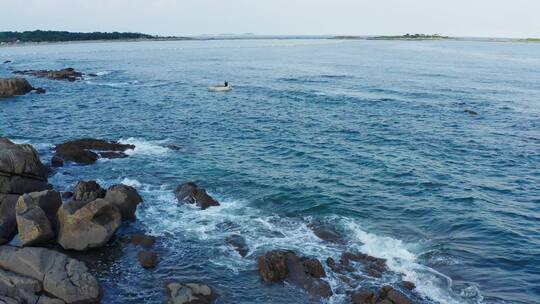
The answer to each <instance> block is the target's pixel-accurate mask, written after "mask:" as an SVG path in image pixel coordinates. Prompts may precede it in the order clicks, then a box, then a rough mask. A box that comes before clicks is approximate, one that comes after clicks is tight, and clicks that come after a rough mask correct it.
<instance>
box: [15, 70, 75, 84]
mask: <svg viewBox="0 0 540 304" xmlns="http://www.w3.org/2000/svg"><path fill="white" fill-rule="evenodd" d="M13 73H14V74H19V75H31V76H36V77H42V78H48V79H53V80H68V81H76V80H79V79H82V78H83V75H84V74H83V73H81V72H77V71H75V69H73V68H66V69H62V70H23V71H14V72H13Z"/></svg>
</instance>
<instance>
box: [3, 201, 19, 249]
mask: <svg viewBox="0 0 540 304" xmlns="http://www.w3.org/2000/svg"><path fill="white" fill-rule="evenodd" d="M18 199H19V195H18V194H0V245H2V244H6V243H9V242H10V241H11V240H12V239H13V238H14V237H15V235H16V234H17V220H16V215H15V206H16V205H17V200H18Z"/></svg>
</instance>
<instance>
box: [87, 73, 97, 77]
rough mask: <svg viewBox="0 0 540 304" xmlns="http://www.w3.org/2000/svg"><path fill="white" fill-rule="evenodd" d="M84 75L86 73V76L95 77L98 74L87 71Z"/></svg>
mask: <svg viewBox="0 0 540 304" xmlns="http://www.w3.org/2000/svg"><path fill="white" fill-rule="evenodd" d="M86 75H87V76H90V77H97V76H98V74H94V73H88V74H86Z"/></svg>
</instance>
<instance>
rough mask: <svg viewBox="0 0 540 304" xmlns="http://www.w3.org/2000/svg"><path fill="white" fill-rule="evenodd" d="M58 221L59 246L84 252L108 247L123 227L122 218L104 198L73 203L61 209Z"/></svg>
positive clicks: (114, 207) (116, 209)
mask: <svg viewBox="0 0 540 304" xmlns="http://www.w3.org/2000/svg"><path fill="white" fill-rule="evenodd" d="M58 222H59V231H58V243H59V244H60V245H61V246H62V247H63V248H64V249H74V250H79V251H82V250H87V249H89V248H96V247H101V246H103V245H104V244H106V243H107V242H108V241H109V240H110V239H111V237H112V236H113V235H114V233H115V232H116V230H117V229H118V227H120V224H121V222H122V215H121V214H120V211H119V210H118V208H117V207H116V206H115V205H114V204H112V203H110V202H108V201H106V200H103V199H97V200H95V201H92V202H89V203H85V202H81V201H73V202H71V203H67V204H64V205H62V207H61V208H60V209H59V210H58Z"/></svg>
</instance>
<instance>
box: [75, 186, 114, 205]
mask: <svg viewBox="0 0 540 304" xmlns="http://www.w3.org/2000/svg"><path fill="white" fill-rule="evenodd" d="M105 194H106V191H105V189H103V188H101V186H100V185H99V184H98V183H97V182H96V181H80V182H78V183H77V185H76V186H75V189H73V200H75V201H81V202H91V201H94V200H96V199H98V198H104V197H105Z"/></svg>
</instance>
